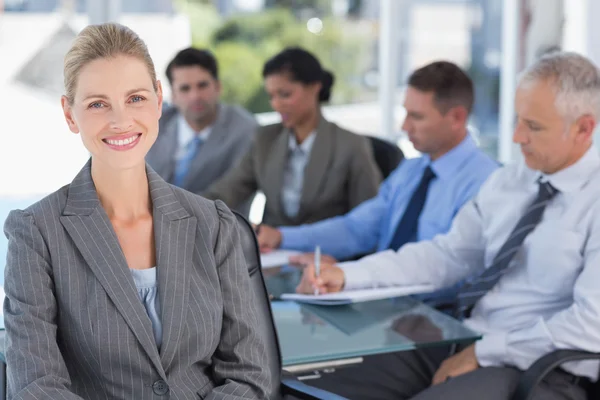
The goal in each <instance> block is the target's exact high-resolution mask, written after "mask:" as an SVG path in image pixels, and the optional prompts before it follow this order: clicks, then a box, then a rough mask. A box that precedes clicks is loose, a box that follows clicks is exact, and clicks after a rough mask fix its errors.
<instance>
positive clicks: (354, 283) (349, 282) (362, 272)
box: [338, 262, 373, 290]
mask: <svg viewBox="0 0 600 400" xmlns="http://www.w3.org/2000/svg"><path fill="white" fill-rule="evenodd" d="M338 267H340V268H341V269H342V271H344V290H355V289H366V288H370V287H373V284H372V282H371V275H370V274H369V271H368V268H365V267H364V266H361V265H360V263H358V262H345V263H341V264H338Z"/></svg>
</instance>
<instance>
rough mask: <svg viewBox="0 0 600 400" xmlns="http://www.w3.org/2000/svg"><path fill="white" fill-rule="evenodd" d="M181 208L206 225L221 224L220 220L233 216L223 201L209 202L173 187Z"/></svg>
mask: <svg viewBox="0 0 600 400" xmlns="http://www.w3.org/2000/svg"><path fill="white" fill-rule="evenodd" d="M171 187H172V189H173V192H174V193H175V196H176V197H177V199H178V200H179V202H180V203H181V206H182V207H183V208H184V209H185V210H186V211H187V212H188V213H189V214H190V215H192V216H194V217H196V218H198V219H201V220H202V221H203V222H204V223H209V224H219V223H220V220H221V219H223V218H227V217H228V214H231V215H233V214H232V212H231V211H230V210H229V208H228V207H227V206H226V205H225V203H223V202H222V201H221V200H209V199H207V198H205V197H202V196H200V195H197V194H195V193H191V192H188V191H187V190H184V189H181V188H179V187H177V186H171Z"/></svg>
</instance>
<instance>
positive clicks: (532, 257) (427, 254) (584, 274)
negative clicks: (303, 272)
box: [341, 147, 600, 380]
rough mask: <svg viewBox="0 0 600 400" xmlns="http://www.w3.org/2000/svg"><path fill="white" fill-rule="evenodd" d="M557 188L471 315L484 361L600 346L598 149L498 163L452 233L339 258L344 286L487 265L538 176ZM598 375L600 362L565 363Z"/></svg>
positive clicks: (434, 278) (442, 280)
mask: <svg viewBox="0 0 600 400" xmlns="http://www.w3.org/2000/svg"><path fill="white" fill-rule="evenodd" d="M539 178H541V180H542V181H549V182H550V183H551V184H552V186H554V187H555V188H556V189H558V190H559V193H558V194H557V195H556V196H555V197H554V199H553V200H552V201H551V202H550V203H549V204H548V205H547V206H546V209H545V212H544V215H543V217H542V220H541V222H540V223H539V225H538V226H537V227H536V228H535V229H534V231H533V232H531V233H530V234H529V236H528V237H527V238H526V239H525V241H524V242H523V245H522V247H521V249H520V250H519V251H518V252H517V253H516V255H515V256H514V258H513V260H512V262H511V264H510V265H509V267H508V268H507V270H506V271H505V274H504V275H503V276H502V278H500V280H499V281H498V283H497V284H496V286H495V287H494V288H493V289H492V290H491V291H490V292H488V293H487V294H486V295H485V296H483V297H482V298H481V299H480V300H479V302H478V303H477V304H476V305H475V307H474V309H473V311H472V313H471V317H470V319H468V320H466V321H465V323H466V324H467V325H468V326H469V327H471V328H472V329H475V330H477V331H479V332H481V333H483V338H482V340H480V341H478V342H477V343H476V345H475V352H476V355H477V359H478V361H479V364H480V365H481V366H484V367H486V366H514V367H517V368H519V369H521V370H525V369H527V368H528V367H529V366H530V365H531V364H532V363H533V362H534V361H535V360H537V359H538V358H539V357H541V356H543V355H545V354H547V353H550V352H552V351H554V350H558V349H580V350H587V351H592V352H600V156H599V155H598V151H597V150H596V149H595V148H594V147H592V148H591V149H590V150H588V151H587V153H586V154H585V155H584V156H583V157H582V158H581V159H580V160H579V161H577V162H576V163H575V164H574V165H572V166H570V167H568V168H565V169H564V170H561V171H559V172H557V173H555V174H552V175H543V174H541V173H540V172H536V171H533V170H531V169H529V168H527V167H526V166H525V165H524V164H519V165H511V166H507V167H504V168H502V169H500V170H498V171H496V172H495V173H494V174H493V175H492V176H491V177H490V179H489V180H488V181H487V182H486V183H485V184H484V185H483V186H482V189H481V191H480V192H479V194H478V195H477V196H476V197H475V198H474V199H473V200H472V201H470V202H469V203H467V204H466V205H465V206H464V207H463V208H462V209H461V211H460V212H459V213H458V214H457V216H456V218H455V219H454V221H453V224H452V228H451V230H450V232H449V233H448V234H446V235H438V236H436V237H435V238H434V239H433V240H431V241H424V242H420V243H415V244H407V245H405V246H403V247H402V248H401V249H400V250H399V251H398V252H394V251H384V252H380V253H376V254H374V255H371V256H368V257H365V258H363V259H361V260H359V261H356V262H351V263H345V264H342V265H341V267H342V268H343V269H344V271H345V278H346V289H356V288H364V287H383V286H393V285H409V284H413V283H433V284H434V285H435V286H436V287H438V288H442V287H445V286H449V285H452V284H453V283H456V282H458V281H459V280H461V279H463V278H465V277H467V276H470V275H472V274H479V273H481V272H482V270H483V268H484V266H485V267H488V266H490V264H491V263H492V260H493V259H494V256H495V255H496V253H497V252H498V250H499V249H500V247H501V246H502V245H503V244H504V242H505V241H506V239H507V238H508V235H509V234H510V232H511V231H512V229H513V228H514V227H515V225H516V224H517V221H518V220H519V219H520V218H521V216H522V214H523V212H524V211H525V209H526V208H527V207H528V206H529V205H530V204H531V203H532V202H533V200H534V199H535V197H536V196H537V191H538V183H537V181H538V179H539ZM563 368H564V369H565V370H568V371H570V372H572V373H574V374H577V375H582V376H587V377H590V378H592V379H594V380H596V379H597V377H598V363H597V362H595V361H582V362H574V363H568V364H565V365H564V366H563Z"/></svg>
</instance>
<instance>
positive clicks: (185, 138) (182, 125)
mask: <svg viewBox="0 0 600 400" xmlns="http://www.w3.org/2000/svg"><path fill="white" fill-rule="evenodd" d="M211 132H212V125H209V126H207V127H206V128H204V129H202V130H201V131H200V132H198V133H196V132H195V131H194V130H193V129H192V127H191V126H190V124H188V123H187V121H186V120H185V117H184V116H183V115H179V117H178V118H177V151H176V152H175V159H176V160H180V159H182V158H183V157H184V156H185V154H186V152H187V146H188V145H189V144H190V142H191V141H192V140H194V137H196V136H198V137H199V138H200V140H201V141H202V143H204V142H206V140H208V137H209V136H210V134H211Z"/></svg>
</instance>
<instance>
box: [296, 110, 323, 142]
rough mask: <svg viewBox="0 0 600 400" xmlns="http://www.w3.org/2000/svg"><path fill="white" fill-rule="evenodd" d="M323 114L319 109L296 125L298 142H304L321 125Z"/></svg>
mask: <svg viewBox="0 0 600 400" xmlns="http://www.w3.org/2000/svg"><path fill="white" fill-rule="evenodd" d="M320 118H321V114H320V113H319V111H317V112H314V113H312V114H311V115H310V116H309V117H308V118H306V119H305V120H304V121H302V122H301V123H299V124H298V125H296V126H295V127H294V135H295V136H296V141H297V142H298V144H302V142H304V141H305V140H306V138H307V137H309V136H310V134H311V133H313V132H314V131H315V130H316V129H317V126H318V125H319V119H320Z"/></svg>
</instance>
